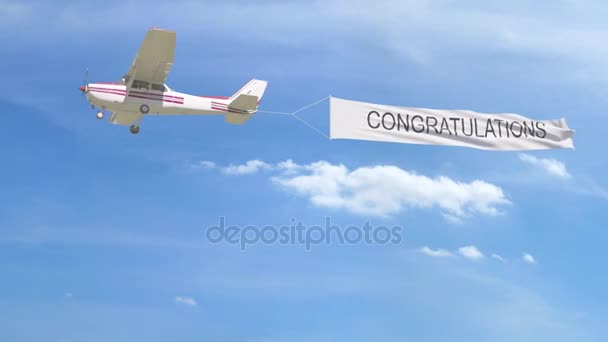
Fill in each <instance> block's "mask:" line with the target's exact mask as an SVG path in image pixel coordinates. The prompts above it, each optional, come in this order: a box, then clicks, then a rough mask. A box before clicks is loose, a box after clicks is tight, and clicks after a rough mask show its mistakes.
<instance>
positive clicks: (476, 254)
mask: <svg viewBox="0 0 608 342" xmlns="http://www.w3.org/2000/svg"><path fill="white" fill-rule="evenodd" d="M458 253H460V255H462V256H463V257H465V258H467V259H470V260H481V259H483V258H484V255H483V253H481V251H480V250H479V249H477V247H475V246H465V247H460V248H459V249H458Z"/></svg>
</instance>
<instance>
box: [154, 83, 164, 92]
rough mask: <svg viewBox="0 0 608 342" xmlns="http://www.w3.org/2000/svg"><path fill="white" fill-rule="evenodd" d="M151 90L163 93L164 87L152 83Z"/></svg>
mask: <svg viewBox="0 0 608 342" xmlns="http://www.w3.org/2000/svg"><path fill="white" fill-rule="evenodd" d="M152 90H156V91H165V86H164V85H162V84H154V83H152Z"/></svg>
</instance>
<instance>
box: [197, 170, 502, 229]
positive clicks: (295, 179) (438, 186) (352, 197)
mask: <svg viewBox="0 0 608 342" xmlns="http://www.w3.org/2000/svg"><path fill="white" fill-rule="evenodd" d="M196 166H197V167H207V168H218V169H219V170H221V172H222V173H224V174H228V175H250V174H254V173H257V172H259V171H261V170H267V171H274V172H273V177H272V178H271V179H272V181H273V182H274V183H275V184H277V185H279V186H280V187H281V188H283V189H285V190H288V191H293V192H295V193H297V194H299V195H301V196H304V197H306V198H308V200H309V201H310V202H311V203H312V204H313V205H315V206H318V207H324V208H333V209H342V210H346V211H349V212H351V213H354V214H358V215H368V216H378V217H386V216H391V215H395V214H399V213H401V212H403V211H405V210H407V209H415V208H439V209H440V210H441V214H442V216H443V217H444V218H445V219H446V220H447V221H448V222H450V223H455V224H460V223H463V221H464V219H466V218H469V217H471V216H475V215H489V216H494V215H498V214H500V213H501V212H500V210H499V207H500V206H502V205H507V204H510V202H509V200H508V199H507V198H506V197H505V194H504V192H503V190H502V189H501V188H500V187H498V186H496V185H493V184H490V183H487V182H485V181H482V180H473V181H471V182H459V181H455V180H453V179H451V178H449V177H445V176H440V177H436V178H430V177H427V176H424V175H419V174H416V173H415V172H413V171H407V170H403V169H401V168H399V167H397V166H392V165H381V166H368V167H360V168H357V169H354V170H350V169H348V168H347V167H346V166H344V165H342V164H331V163H329V162H326V161H318V162H314V163H311V164H306V165H301V164H297V163H294V162H293V161H292V160H286V161H282V162H279V163H276V164H269V163H266V162H264V161H261V160H250V161H248V162H246V163H245V164H241V165H230V166H227V167H223V166H217V165H216V164H215V163H213V162H210V161H203V162H199V163H198V164H196Z"/></svg>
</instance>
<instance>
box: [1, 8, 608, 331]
mask: <svg viewBox="0 0 608 342" xmlns="http://www.w3.org/2000/svg"><path fill="white" fill-rule="evenodd" d="M150 4H151V3H150V2H148V1H146V2H144V1H120V2H119V1H106V2H103V3H99V2H95V3H93V2H62V1H55V2H51V1H31V2H28V3H24V2H20V1H4V0H1V1H0V19H1V20H0V27H1V28H2V30H1V33H0V43H2V46H3V47H4V48H3V50H2V53H1V56H2V63H0V72H1V74H2V75H3V82H2V83H1V84H0V89H1V93H2V95H1V96H0V104H1V105H2V109H3V110H2V118H3V120H2V124H1V125H0V132H1V133H2V134H0V151H1V155H2V157H3V162H2V168H0V179H2V182H1V183H0V184H1V185H2V191H1V192H0V203H1V205H0V275H1V276H0V293H1V295H0V317H2V319H1V320H0V339H1V340H3V341H4V340H6V341H37V340H40V339H46V340H52V341H107V340H113V341H132V340H148V341H165V340H179V341H200V340H202V339H214V340H220V341H243V340H245V341H265V342H273V341H305V340H306V341H308V340H318V341H346V340H348V341H367V340H372V339H373V340H380V339H382V340H386V341H404V340H406V341H409V340H411V341H452V340H465V339H466V340H469V341H488V340H493V341H538V340H552V341H572V340H577V341H597V340H600V339H601V337H602V336H604V335H605V326H606V323H607V321H608V317H607V312H606V304H607V302H608V298H607V297H606V294H605V288H606V287H607V286H608V277H607V275H606V272H605V271H604V269H605V267H604V266H603V265H604V264H605V263H606V261H607V255H606V252H605V251H604V250H605V248H604V247H605V243H606V241H607V240H608V233H606V231H605V229H602V228H604V227H605V222H606V220H607V219H608V213H607V211H606V208H607V205H608V190H607V189H608V182H607V181H606V180H605V178H604V175H605V174H606V173H607V172H608V158H607V157H606V154H605V148H604V146H605V143H604V139H605V136H604V135H605V132H604V131H605V129H604V128H603V127H604V120H605V118H606V113H605V111H604V108H605V106H606V102H607V101H606V100H607V97H606V91H607V90H608V87H607V85H608V73H606V71H605V70H607V67H608V65H607V62H606V61H607V60H608V59H607V58H606V56H607V55H608V49H607V48H606V47H605V44H604V42H605V37H606V35H608V27H607V26H606V23H605V17H606V14H607V13H606V12H608V7H606V5H605V4H603V3H602V2H599V1H557V2H555V1H554V2H551V3H548V2H535V3H534V4H531V3H529V2H526V1H512V2H509V4H506V3H504V2H502V1H483V2H476V1H471V2H466V4H463V3H462V2H456V1H420V0H418V1H414V0H411V1H380V2H374V3H373V4H371V3H368V2H365V1H358V0H357V1H341V0H331V1H313V2H310V1H272V0H269V1H261V2H257V3H251V2H241V1H224V2H221V3H220V2H212V1H200V2H188V1H173V2H165V3H159V4H155V5H153V6H150ZM153 26H156V27H165V28H169V29H174V30H176V31H177V50H176V54H175V65H174V68H173V69H172V72H171V74H170V76H169V80H168V84H169V85H170V86H172V87H173V88H175V89H177V90H179V91H183V92H187V93H193V94H201V95H229V94H232V93H233V92H234V91H235V90H236V89H238V88H239V87H240V86H241V85H242V84H244V83H245V82H246V81H248V80H249V79H250V78H252V77H257V78H260V79H265V80H268V81H269V87H268V89H267V93H266V96H265V97H264V100H263V102H262V109H265V110H270V111H293V110H296V109H297V108H299V107H302V106H304V105H306V104H308V103H311V102H313V101H315V100H317V99H319V98H323V97H325V96H327V95H329V94H332V95H335V96H338V97H342V98H348V99H352V100H360V101H369V102H375V103H386V104H394V105H402V106H419V107H430V108H441V109H449V108H458V109H461V108H462V109H471V110H476V111H480V112H516V113H521V114H523V115H526V116H530V117H534V118H538V119H551V118H559V117H562V116H563V117H566V118H567V119H568V123H569V126H570V127H572V128H573V129H575V130H576V134H575V145H576V150H553V151H542V152H533V153H530V154H525V155H522V154H519V153H512V152H488V151H477V150H472V149H463V148H454V147H437V146H419V145H403V144H386V143H374V142H363V141H342V140H337V141H329V140H327V139H325V138H323V137H322V136H320V135H319V134H317V133H315V132H314V131H312V130H310V129H309V128H308V127H306V126H304V125H303V124H302V123H300V122H298V121H296V120H293V119H292V118H289V117H285V116H276V115H270V114H258V115H256V116H255V117H254V118H253V119H252V120H250V121H249V122H247V124H246V125H243V126H229V125H227V124H225V123H224V120H223V118H221V117H172V118H163V117H149V118H145V119H144V120H143V122H142V126H141V127H142V132H141V133H140V134H139V135H138V136H132V135H131V134H129V132H128V129H126V128H125V127H121V126H113V125H110V124H108V123H107V122H100V121H98V120H96V119H95V115H94V114H95V113H94V112H93V111H92V110H90V107H89V106H88V104H87V103H86V101H85V99H84V98H83V97H82V96H81V94H80V92H79V91H78V90H77V88H78V86H80V85H81V84H82V82H83V74H84V70H85V68H87V67H88V68H89V79H90V80H91V81H113V80H115V79H117V78H119V77H120V76H121V75H122V74H124V73H125V72H126V70H127V68H128V66H129V64H130V62H131V60H132V58H133V56H134V54H135V52H136V50H137V48H138V47H139V44H140V43H141V40H142V39H143V36H144V34H145V32H146V30H147V29H148V28H149V27H153ZM302 117H303V118H305V119H306V120H307V121H309V122H310V123H311V124H313V125H315V126H316V127H318V128H319V129H321V130H322V131H325V132H327V130H328V106H327V103H325V104H320V105H319V106H316V107H314V108H311V109H309V110H307V111H305V112H303V113H302ZM252 160H258V161H259V162H256V163H254V164H255V165H258V166H260V165H262V167H257V168H256V167H249V168H241V169H239V170H241V171H243V170H246V171H243V172H232V173H230V172H228V171H227V170H229V167H230V166H231V165H232V166H239V165H247V164H246V163H247V162H248V161H252ZM287 160H291V161H292V162H293V163H295V164H297V165H298V166H299V169H298V171H297V172H296V173H293V174H290V173H286V172H285V171H284V170H283V169H281V167H280V166H279V165H281V164H280V163H281V162H284V161H287ZM203 161H206V162H208V163H205V164H201V162H203ZM211 163H213V164H211ZM202 165H207V166H211V165H212V167H202ZM250 165H252V164H250ZM237 169H238V168H237ZM362 175H364V176H362ZM417 176H419V177H420V178H416V177H417ZM440 177H444V179H447V180H449V181H451V182H452V183H450V182H447V183H442V182H440V181H439V180H440V179H441V178H440ZM412 179H413V180H414V181H412ZM416 180H421V181H420V182H418V181H416ZM476 181H478V182H484V184H489V185H491V186H493V187H494V188H495V189H499V190H500V193H498V194H495V195H494V196H493V197H492V196H490V197H489V198H482V197H483V196H479V194H478V193H476V192H475V191H474V189H473V190H472V188H474V187H472V186H469V185H471V184H473V183H474V182H476ZM353 184H355V185H353ZM446 184H447V185H446ZM319 185H320V186H319ZM332 187H333V188H332ZM428 188H432V189H434V191H433V193H432V194H431V195H430V197H429V198H424V200H426V202H424V201H423V199H422V198H421V197H420V196H419V195H417V194H419V192H420V191H421V189H423V190H424V189H428ZM327 189H337V190H335V191H333V192H332V191H326V190H327ZM362 189H363V190H365V191H364V192H361V191H362ZM472 194H477V195H478V196H471V195H472ZM358 195H360V196H358ZM467 196H468V197H467ZM361 198H363V199H365V200H367V201H369V203H371V205H373V206H374V208H376V209H377V210H374V211H366V210H364V209H365V205H364V204H365V203H367V202H365V201H363V202H362V200H361ZM460 198H468V200H466V201H460V200H458V199H460ZM446 199H453V200H454V201H456V202H455V203H456V204H454V205H455V206H456V208H460V209H462V210H463V213H458V210H456V211H455V209H453V208H454V207H451V206H450V205H447V204H445V203H444V204H442V203H443V202H442V200H446ZM484 200H485V201H486V202H484ZM423 202H424V205H422V203H423ZM450 203H453V202H450ZM480 203H482V204H483V203H485V204H487V205H489V206H490V207H491V208H493V209H496V211H495V212H493V211H483V210H477V209H476V208H478V206H476V205H478V204H480ZM362 205H363V209H361V208H362ZM219 216H225V217H226V219H227V221H229V222H230V223H231V224H236V225H243V226H244V225H248V224H255V225H268V224H270V225H283V224H289V223H290V219H291V218H297V219H299V220H303V221H304V222H307V223H310V224H321V223H323V222H324V219H325V217H326V216H331V217H332V220H333V222H334V223H336V224H339V225H342V226H348V225H352V224H358V225H361V224H363V223H365V222H367V221H370V222H371V223H373V224H377V225H380V224H383V225H400V226H402V227H403V228H404V235H403V240H402V241H401V243H399V244H397V245H387V246H378V245H365V244H361V245H356V246H343V245H337V244H333V245H330V246H326V245H321V246H315V248H313V249H312V250H311V251H305V250H304V248H303V247H302V246H298V245H296V246H284V245H278V244H274V245H263V244H257V245H254V246H251V247H250V248H248V249H247V251H246V252H242V251H240V250H239V248H238V246H234V245H230V244H225V243H224V244H211V243H209V242H208V241H206V240H205V228H206V227H208V226H210V225H213V224H216V223H217V221H218V217H219ZM454 216H456V217H454ZM524 253H527V254H529V255H530V257H532V258H533V259H530V258H527V261H526V260H524V257H523V255H524ZM493 254H495V255H498V256H500V258H499V257H497V256H494V257H493V256H492V255H493ZM500 259H502V260H500ZM531 261H533V262H531Z"/></svg>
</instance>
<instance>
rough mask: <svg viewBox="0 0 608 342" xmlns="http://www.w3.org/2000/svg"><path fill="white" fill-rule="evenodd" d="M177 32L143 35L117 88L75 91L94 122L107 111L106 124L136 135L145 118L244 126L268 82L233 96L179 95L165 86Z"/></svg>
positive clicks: (251, 84)
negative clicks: (209, 118) (214, 118)
mask: <svg viewBox="0 0 608 342" xmlns="http://www.w3.org/2000/svg"><path fill="white" fill-rule="evenodd" d="M174 51H175V32H173V31H168V30H164V29H158V28H152V29H150V30H149V31H148V33H147V34H146V37H145V39H144V42H143V43H142V45H141V47H140V48H139V51H138V52H137V55H135V58H134V59H133V63H132V64H131V68H130V69H129V72H128V73H127V74H126V75H124V76H123V77H122V78H121V79H120V80H119V81H117V82H105V83H88V84H87V81H86V77H87V76H85V82H84V83H85V85H83V86H81V87H80V88H79V89H80V91H82V92H83V94H84V95H85V96H86V97H87V100H88V101H89V103H91V105H92V107H93V109H95V108H97V109H98V112H97V114H96V117H97V119H100V120H101V119H103V118H104V112H105V111H109V112H110V117H109V121H110V122H111V123H113V124H116V125H124V126H130V131H131V133H133V134H137V133H139V123H140V121H141V119H142V118H143V117H144V116H145V115H151V114H152V115H176V114H186V115H224V116H225V118H226V122H228V123H231V124H242V123H244V122H245V121H247V120H248V119H249V118H250V117H251V116H252V115H253V114H255V113H256V112H257V110H258V106H259V104H260V100H261V99H262V96H263V95H264V91H265V90H266V86H267V84H268V82H266V81H260V80H255V79H254V80H251V81H249V83H247V84H245V86H243V87H242V88H241V89H240V90H239V91H237V92H236V93H234V95H232V96H195V95H189V94H184V93H180V92H177V91H174V90H172V89H171V88H169V87H168V86H167V84H166V83H165V80H166V79H167V76H168V74H169V71H170V70H171V67H172V66H173V55H174Z"/></svg>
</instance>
